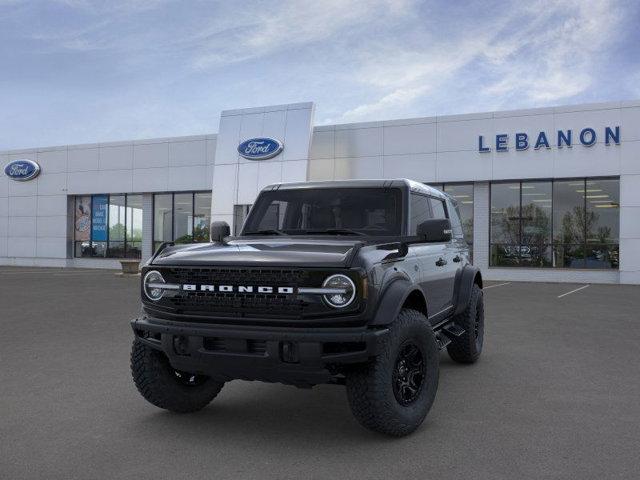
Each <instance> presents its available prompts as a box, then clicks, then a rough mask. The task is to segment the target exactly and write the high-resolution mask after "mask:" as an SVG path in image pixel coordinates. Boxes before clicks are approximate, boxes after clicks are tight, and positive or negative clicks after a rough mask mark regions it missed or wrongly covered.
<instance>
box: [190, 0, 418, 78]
mask: <svg viewBox="0 0 640 480" xmlns="http://www.w3.org/2000/svg"><path fill="white" fill-rule="evenodd" d="M413 3H414V2H413V1H410V0H350V1H345V0H324V1H322V2H305V3H304V6H303V7H301V3H300V2H299V1H296V0H285V1H281V2H278V3H277V4H275V5H274V6H273V8H271V9H250V8H246V9H242V11H241V12H236V13H240V14H239V15H237V14H236V15H232V18H233V23H231V24H224V23H223V24H220V23H217V22H214V23H213V25H211V26H210V27H209V28H205V29H203V30H202V31H200V32H198V33H197V34H196V36H195V38H194V43H196V44H198V43H199V52H198V53H197V54H196V55H195V58H194V59H193V65H194V66H195V67H196V68H199V69H207V68H210V67H219V66H221V65H225V64H230V63H237V62H241V61H244V60H248V59H252V58H259V57H263V56H265V55H269V54H271V53H274V52H278V51H282V50H286V49H291V48H294V47H296V46H301V45H307V44H310V43H314V42H320V41H326V40H330V39H331V40H334V41H335V40H339V38H336V37H337V36H339V35H340V32H342V31H344V30H348V29H350V28H355V27H363V26H367V25H368V26H373V24H374V23H376V22H379V21H381V20H385V21H390V20H391V19H393V18H401V17H403V16H404V15H406V13H407V12H408V11H409V9H410V8H411V6H412V5H413Z"/></svg>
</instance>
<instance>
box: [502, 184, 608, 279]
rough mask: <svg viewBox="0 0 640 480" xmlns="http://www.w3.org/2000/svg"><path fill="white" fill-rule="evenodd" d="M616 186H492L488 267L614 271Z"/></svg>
mask: <svg viewBox="0 0 640 480" xmlns="http://www.w3.org/2000/svg"><path fill="white" fill-rule="evenodd" d="M619 208H620V206H619V180H618V179H590V178H588V179H575V180H560V181H553V182H552V181H525V182H505V183H502V182H501V183H493V184H491V225H490V227H491V235H490V237H491V245H490V253H491V255H490V262H491V263H490V264H491V266H511V265H515V266H520V267H527V266H531V267H557V268H596V269H602V268H618V243H619V238H618V237H619Z"/></svg>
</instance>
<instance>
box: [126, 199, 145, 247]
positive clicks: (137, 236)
mask: <svg viewBox="0 0 640 480" xmlns="http://www.w3.org/2000/svg"><path fill="white" fill-rule="evenodd" d="M126 240H127V243H126V252H127V257H129V258H140V256H141V255H142V195H127V229H126Z"/></svg>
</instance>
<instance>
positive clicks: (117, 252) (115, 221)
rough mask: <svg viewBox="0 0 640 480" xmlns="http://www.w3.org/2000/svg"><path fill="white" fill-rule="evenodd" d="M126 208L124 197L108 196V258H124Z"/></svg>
mask: <svg viewBox="0 0 640 480" xmlns="http://www.w3.org/2000/svg"><path fill="white" fill-rule="evenodd" d="M125 222H126V208H125V197H124V195H110V196H109V242H108V247H107V256H108V257H114V258H117V257H124V230H125V226H124V224H125Z"/></svg>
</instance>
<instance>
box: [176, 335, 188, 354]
mask: <svg viewBox="0 0 640 480" xmlns="http://www.w3.org/2000/svg"><path fill="white" fill-rule="evenodd" d="M173 349H174V350H175V352H176V353H177V354H178V355H188V354H189V339H188V338H187V337H185V336H183V335H178V336H175V337H173Z"/></svg>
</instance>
